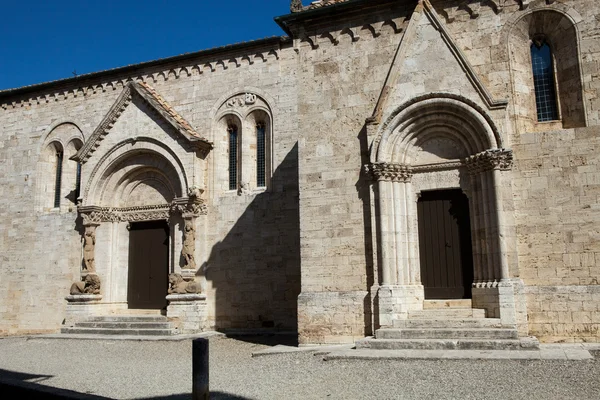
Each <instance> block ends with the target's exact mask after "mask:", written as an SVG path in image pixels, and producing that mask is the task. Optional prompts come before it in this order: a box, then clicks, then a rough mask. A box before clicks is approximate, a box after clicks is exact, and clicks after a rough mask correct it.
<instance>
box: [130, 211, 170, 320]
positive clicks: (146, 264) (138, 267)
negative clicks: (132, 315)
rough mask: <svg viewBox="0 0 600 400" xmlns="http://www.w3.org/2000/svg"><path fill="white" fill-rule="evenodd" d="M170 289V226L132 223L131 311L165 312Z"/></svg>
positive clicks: (163, 222)
mask: <svg viewBox="0 0 600 400" xmlns="http://www.w3.org/2000/svg"><path fill="white" fill-rule="evenodd" d="M168 286H169V225H168V224H167V222H166V221H149V222H135V223H132V224H131V227H130V229H129V279H128V284H127V303H128V307H129V308H130V309H155V310H160V309H163V308H165V307H166V306H167V300H166V296H167V290H168Z"/></svg>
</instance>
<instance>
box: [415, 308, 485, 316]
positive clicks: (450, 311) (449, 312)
mask: <svg viewBox="0 0 600 400" xmlns="http://www.w3.org/2000/svg"><path fill="white" fill-rule="evenodd" d="M465 318H485V310H484V309H481V308H447V309H428V310H423V311H409V312H408V319H465Z"/></svg>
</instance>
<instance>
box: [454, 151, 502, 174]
mask: <svg viewBox="0 0 600 400" xmlns="http://www.w3.org/2000/svg"><path fill="white" fill-rule="evenodd" d="M465 164H466V166H467V168H468V170H469V173H471V174H477V173H480V172H483V171H490V170H500V171H509V170H511V169H512V166H513V152H512V150H507V149H493V150H486V151H483V152H481V153H477V154H475V155H473V156H470V157H467V158H466V159H465Z"/></svg>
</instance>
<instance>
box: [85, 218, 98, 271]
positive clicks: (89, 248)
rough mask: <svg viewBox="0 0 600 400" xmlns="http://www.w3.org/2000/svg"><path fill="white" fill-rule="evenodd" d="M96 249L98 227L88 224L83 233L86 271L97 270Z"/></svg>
mask: <svg viewBox="0 0 600 400" xmlns="http://www.w3.org/2000/svg"><path fill="white" fill-rule="evenodd" d="M95 249H96V227H95V226H93V225H91V226H90V225H88V226H86V227H85V233H84V234H83V270H84V271H86V272H90V273H91V272H96V262H95V256H94V253H95Z"/></svg>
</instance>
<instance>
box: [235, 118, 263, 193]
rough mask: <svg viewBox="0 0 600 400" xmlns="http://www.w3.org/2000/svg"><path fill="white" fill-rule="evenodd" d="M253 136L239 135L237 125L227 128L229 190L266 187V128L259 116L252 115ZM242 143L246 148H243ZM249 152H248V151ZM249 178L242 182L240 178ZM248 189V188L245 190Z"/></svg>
mask: <svg viewBox="0 0 600 400" xmlns="http://www.w3.org/2000/svg"><path fill="white" fill-rule="evenodd" d="M263 118H264V117H263ZM249 119H250V121H249V122H251V123H253V129H252V128H251V131H252V130H254V134H253V135H251V137H248V135H247V134H245V136H244V137H242V135H240V129H239V127H238V125H237V124H235V123H229V124H228V127H227V133H228V142H229V151H228V153H229V190H240V189H243V188H244V187H245V185H251V186H252V187H254V188H257V189H261V188H266V186H267V173H268V171H267V155H268V150H267V127H268V123H267V121H266V120H265V119H262V118H261V116H258V115H256V114H255V115H252V118H249ZM244 143H245V144H246V146H244ZM248 150H249V151H248ZM246 177H247V178H250V179H248V180H245V181H242V178H246ZM246 189H249V188H246Z"/></svg>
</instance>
